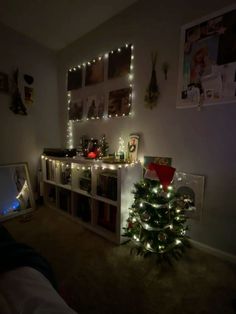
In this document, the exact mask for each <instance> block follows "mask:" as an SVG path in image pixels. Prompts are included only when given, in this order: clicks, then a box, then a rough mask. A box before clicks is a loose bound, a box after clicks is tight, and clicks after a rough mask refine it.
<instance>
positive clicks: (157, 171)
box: [144, 162, 175, 191]
mask: <svg viewBox="0 0 236 314" xmlns="http://www.w3.org/2000/svg"><path fill="white" fill-rule="evenodd" d="M174 173H175V168H173V167H170V166H166V165H158V164H155V163H153V162H151V163H150V164H149V165H148V166H147V169H146V173H145V175H144V177H145V178H146V179H150V180H158V181H160V183H161V184H162V186H163V190H164V191H167V188H168V186H169V185H170V183H171V181H172V180H173V177H174Z"/></svg>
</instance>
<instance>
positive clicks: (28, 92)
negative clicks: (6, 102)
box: [23, 74, 34, 105]
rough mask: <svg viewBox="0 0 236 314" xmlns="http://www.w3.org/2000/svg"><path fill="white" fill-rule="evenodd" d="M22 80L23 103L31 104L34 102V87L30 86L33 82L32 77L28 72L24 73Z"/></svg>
mask: <svg viewBox="0 0 236 314" xmlns="http://www.w3.org/2000/svg"><path fill="white" fill-rule="evenodd" d="M23 82H24V103H25V104H26V105H32V104H33V102H34V88H33V86H32V85H33V83H34V78H33V76H31V75H29V74H24V75H23ZM26 84H27V85H26Z"/></svg>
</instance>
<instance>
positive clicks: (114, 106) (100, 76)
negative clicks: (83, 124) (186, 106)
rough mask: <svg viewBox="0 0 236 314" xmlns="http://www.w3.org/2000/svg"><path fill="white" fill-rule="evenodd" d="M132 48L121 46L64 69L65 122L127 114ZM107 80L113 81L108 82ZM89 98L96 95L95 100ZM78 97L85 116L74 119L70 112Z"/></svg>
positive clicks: (126, 45) (129, 101)
mask: <svg viewBox="0 0 236 314" xmlns="http://www.w3.org/2000/svg"><path fill="white" fill-rule="evenodd" d="M133 48H134V47H133V45H131V44H125V45H123V46H121V47H120V48H117V49H114V50H112V51H110V52H106V53H102V54H100V55H98V56H97V57H96V58H94V59H90V60H92V61H89V62H88V61H87V62H84V61H83V62H82V63H81V64H77V65H75V66H73V67H71V68H70V69H69V70H68V73H67V109H68V116H69V120H73V121H81V120H82V121H83V120H90V119H91V120H94V119H101V118H111V117H118V116H127V115H131V104H132V88H133V60H134V55H133ZM108 72H109V73H108ZM111 78H114V79H113V80H109V79H111ZM115 78H117V79H115ZM92 95H96V97H95V99H93V96H92ZM79 98H82V99H83V100H84V108H83V111H84V113H85V114H83V118H82V119H80V118H79V119H78V114H77V113H74V111H75V112H76V111H77V108H76V103H77V100H78V99H79ZM77 105H78V104H77ZM79 107H81V105H79ZM81 110H82V109H81ZM81 110H80V111H81ZM79 116H81V115H79Z"/></svg>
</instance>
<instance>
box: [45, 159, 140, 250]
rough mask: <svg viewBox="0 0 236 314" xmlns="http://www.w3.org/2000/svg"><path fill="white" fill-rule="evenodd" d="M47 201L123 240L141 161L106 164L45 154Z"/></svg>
mask: <svg viewBox="0 0 236 314" xmlns="http://www.w3.org/2000/svg"><path fill="white" fill-rule="evenodd" d="M42 172H43V182H44V202H45V204H46V205H47V206H49V207H51V208H54V209H57V210H59V211H60V212H62V213H64V214H65V215H68V216H70V217H73V219H75V220H76V221H78V222H79V223H80V224H81V225H83V226H84V227H87V228H88V229H90V230H92V231H94V232H96V233H98V234H99V235H101V236H103V237H105V238H106V239H108V240H110V241H112V242H115V243H117V244H120V243H122V242H123V241H124V240H125V238H124V237H123V236H122V234H123V227H124V226H125V225H126V220H127V218H128V211H129V207H130V206H131V205H132V203H133V194H132V193H131V192H132V190H133V187H134V183H136V182H139V181H140V180H141V178H142V166H141V164H140V163H132V164H123V163H122V164H119V163H114V164H107V163H103V162H102V161H94V160H87V159H81V158H80V159H79V158H78V159H76V158H58V157H50V156H42Z"/></svg>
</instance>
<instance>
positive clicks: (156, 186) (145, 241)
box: [125, 163, 191, 261]
mask: <svg viewBox="0 0 236 314" xmlns="http://www.w3.org/2000/svg"><path fill="white" fill-rule="evenodd" d="M148 171H149V177H150V174H151V179H147V178H144V179H143V180H142V181H141V182H140V183H137V184H135V190H134V191H133V193H134V202H133V205H132V207H131V208H130V211H129V217H128V220H127V226H126V228H125V236H127V237H128V238H130V239H131V240H132V241H133V243H134V244H135V248H136V249H137V254H141V255H144V256H146V255H148V254H151V253H154V254H156V255H157V257H158V258H160V259H162V258H164V259H167V260H168V261H170V257H172V256H173V257H175V258H179V257H180V256H181V255H182V253H183V251H184V249H185V247H186V246H189V243H188V237H187V236H186V230H187V226H186V224H185V223H186V220H187V217H186V210H188V208H189V206H190V205H191V203H190V200H189V198H188V197H183V196H179V195H177V194H176V193H175V192H174V189H173V186H172V185H171V181H172V179H173V176H174V172H175V169H174V168H172V167H169V166H164V165H157V164H154V163H151V164H149V166H148Z"/></svg>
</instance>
